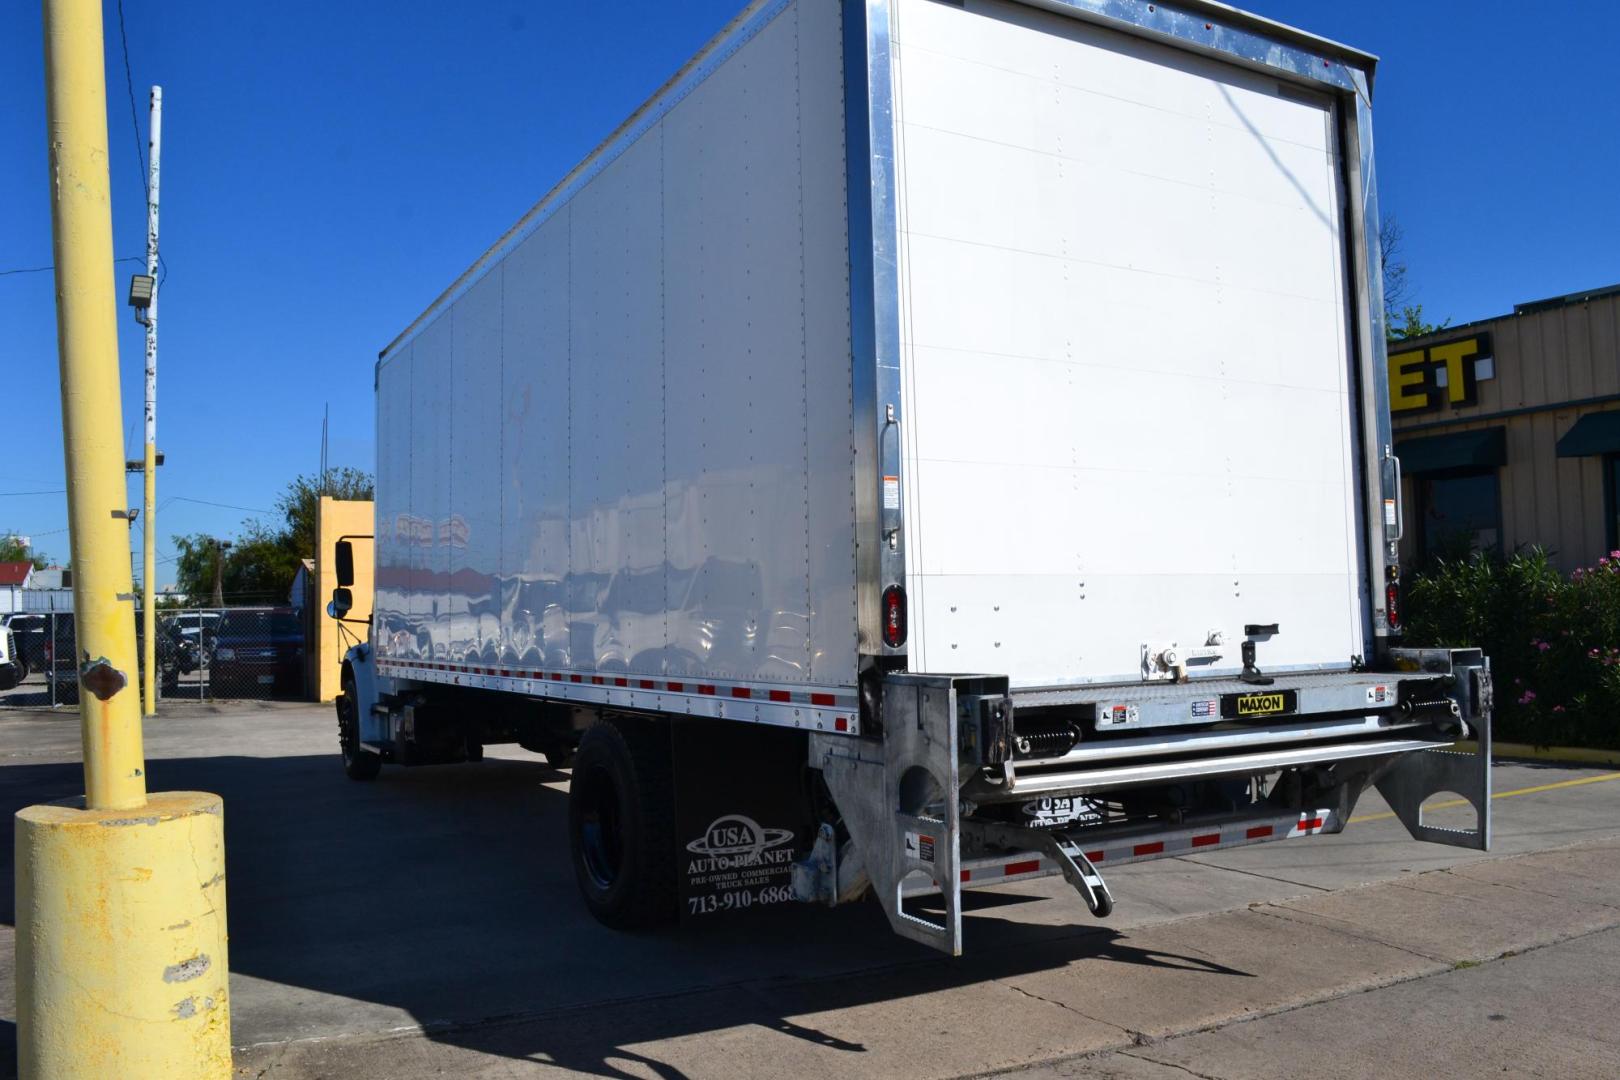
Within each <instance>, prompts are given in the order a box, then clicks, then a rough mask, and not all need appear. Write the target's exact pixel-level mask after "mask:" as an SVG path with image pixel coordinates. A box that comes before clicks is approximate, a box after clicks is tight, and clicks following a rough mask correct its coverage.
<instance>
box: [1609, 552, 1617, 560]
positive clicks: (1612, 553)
mask: <svg viewBox="0 0 1620 1080" xmlns="http://www.w3.org/2000/svg"><path fill="white" fill-rule="evenodd" d="M1609 558H1611V559H1620V551H1611V552H1609Z"/></svg>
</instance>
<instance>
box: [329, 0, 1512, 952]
mask: <svg viewBox="0 0 1620 1080" xmlns="http://www.w3.org/2000/svg"><path fill="white" fill-rule="evenodd" d="M1373 67H1374V59H1373V58H1372V57H1371V56H1368V55H1366V54H1364V53H1361V52H1357V51H1355V50H1353V49H1349V48H1346V47H1344V46H1342V45H1338V44H1335V43H1333V42H1330V41H1325V40H1322V39H1320V38H1316V37H1313V36H1311V35H1308V34H1305V33H1302V32H1300V31H1297V30H1293V29H1289V28H1287V27H1284V26H1281V25H1278V24H1276V23H1272V22H1269V21H1266V20H1263V19H1259V18H1256V17H1254V16H1251V15H1247V14H1244V13H1242V12H1239V11H1236V10H1233V9H1232V8H1229V7H1226V6H1225V5H1222V4H1216V3H1206V2H1202V0H1176V2H1174V3H1159V2H1156V0H1155V2H1153V3H1146V2H1142V0H1027V2H1023V0H954V2H953V0H843V2H839V0H758V2H756V3H754V4H752V5H751V6H750V7H748V8H747V9H746V10H745V11H744V12H743V13H742V14H741V15H739V16H738V17H737V19H736V20H735V21H734V22H733V23H732V24H731V25H730V26H728V27H726V28H725V30H724V31H723V32H722V33H721V34H720V35H719V36H718V37H716V38H715V39H714V40H713V41H712V42H711V43H710V44H709V45H708V46H707V47H706V48H705V49H704V50H703V51H702V52H701V53H700V54H699V55H698V56H697V57H696V58H695V59H694V60H692V62H691V63H690V64H688V65H687V66H686V67H685V68H684V69H683V70H681V71H680V72H679V73H678V74H677V75H676V76H675V77H674V78H673V79H672V80H671V81H670V82H669V83H668V84H667V85H665V86H664V87H663V89H661V90H660V91H659V92H658V93H657V94H656V95H654V96H653V97H652V99H651V100H649V101H648V102H647V103H646V104H645V105H643V106H642V107H641V108H640V109H639V110H638V111H637V112H636V113H635V114H634V115H633V116H631V117H630V119H629V120H627V121H626V122H625V124H624V125H623V126H622V127H621V128H620V129H619V130H618V131H617V132H615V133H614V134H613V135H612V136H611V137H610V138H609V139H608V140H607V141H606V142H605V143H603V144H602V145H601V146H600V147H599V148H598V149H597V150H596V151H595V152H594V153H592V154H591V155H590V156H589V157H588V158H587V159H586V160H585V161H584V162H583V163H581V164H580V165H579V166H578V167H577V168H576V169H575V170H574V171H573V172H572V173H570V174H569V175H568V176H567V177H566V178H565V179H564V180H563V181H562V182H561V183H560V184H558V185H557V187H555V188H554V189H553V190H552V191H551V192H550V193H549V194H547V195H546V196H545V197H544V198H543V199H542V200H541V201H540V202H539V203H538V204H537V205H536V206H535V207H534V208H533V209H532V210H530V211H529V213H528V214H526V215H525V216H524V217H523V218H522V220H521V221H519V222H518V223H517V224H516V225H515V226H514V227H513V228H512V229H511V230H510V231H509V232H508V233H507V234H506V235H505V236H504V237H502V238H501V239H500V240H499V242H498V243H496V244H495V246H494V247H493V248H491V249H490V250H489V251H488V252H487V253H486V254H485V255H484V256H483V257H482V258H480V259H479V260H478V261H477V262H476V263H475V264H474V265H473V266H472V268H471V269H469V270H468V271H467V272H466V273H465V274H463V275H462V277H461V278H460V279H459V280H457V281H456V282H455V283H454V284H453V285H452V286H451V287H450V288H449V289H448V290H447V291H446V292H445V293H444V294H443V295H442V296H440V297H439V298H438V299H437V300H436V301H435V302H434V303H433V304H432V306H431V307H429V308H428V309H427V311H426V312H424V313H423V314H422V316H421V317H420V318H418V319H417V320H416V321H415V322H414V323H412V324H411V325H410V326H409V327H408V328H407V329H406V330H405V331H404V332H403V333H402V334H400V335H399V337H398V338H397V339H395V340H394V341H393V343H391V344H390V345H389V346H388V347H387V348H386V349H385V350H383V352H382V354H381V357H380V360H379V361H378V364H377V369H376V392H377V501H376V529H375V536H374V537H371V538H365V540H364V541H361V548H362V549H363V548H364V546H365V543H367V542H369V543H371V544H373V545H374V547H372V548H370V549H369V551H370V552H371V553H372V554H373V557H374V559H375V570H376V574H375V581H376V602H375V612H374V614H373V616H372V617H371V619H370V625H369V633H368V634H367V637H366V640H365V641H363V642H362V643H360V644H358V645H357V646H356V647H355V648H353V649H352V650H350V651H349V652H348V654H347V655H346V657H345V659H344V661H343V683H344V693H343V696H342V698H341V699H340V701H339V707H338V712H339V721H340V725H339V726H340V735H341V743H342V751H343V756H344V762H345V765H346V768H347V771H348V773H349V774H350V775H351V776H354V777H356V778H360V779H369V778H372V777H374V776H376V775H377V773H378V770H379V769H380V768H381V767H382V765H383V764H384V763H394V764H399V765H422V764H434V763H444V762H461V761H470V760H476V759H478V758H479V757H480V756H481V754H482V750H483V747H484V746H486V745H489V744H492V743H499V742H516V743H518V744H521V745H522V746H524V747H527V748H530V749H533V750H536V751H540V752H543V753H545V754H546V755H547V756H548V757H549V759H550V760H551V761H552V762H553V763H555V764H557V765H559V766H569V765H571V767H572V777H571V780H570V785H571V795H570V800H571V815H570V822H571V825H570V828H571V833H572V835H571V852H572V858H573V861H574V863H575V867H576V871H577V877H578V881H579V887H580V890H581V893H582V895H583V897H584V901H585V903H586V904H587V905H588V906H589V908H590V910H591V911H592V912H593V913H594V914H595V915H596V916H597V917H599V918H600V919H602V920H603V921H605V922H607V923H609V924H610V925H614V926H621V927H637V926H647V925H652V924H657V923H660V922H664V921H667V920H672V919H674V918H676V917H677V916H681V917H686V918H698V919H701V918H706V917H710V916H714V915H718V914H721V913H724V912H728V911H736V910H741V909H743V908H749V907H756V906H760V905H764V904H772V903H778V902H787V901H792V900H800V901H812V902H820V903H837V902H840V901H844V900H849V899H853V898H855V897H858V896H860V895H862V894H864V893H866V892H868V891H870V892H871V893H874V894H875V895H876V898H877V900H878V901H879V902H880V903H881V904H882V906H883V908H884V910H885V911H886V912H887V914H888V917H889V919H890V921H891V923H892V925H893V926H894V928H895V930H896V931H897V932H899V933H901V934H903V935H906V936H908V937H911V938H915V939H917V940H919V941H922V942H925V943H928V944H930V945H933V946H935V947H937V948H939V949H942V950H944V951H946V952H950V953H957V952H959V951H960V950H961V945H962V940H961V915H960V906H959V900H960V896H961V890H962V889H964V888H971V887H974V886H979V885H993V884H999V883H1002V882H1007V881H1016V880H1019V879H1022V878H1028V877H1034V876H1039V875H1048V874H1054V873H1061V874H1063V875H1064V876H1065V877H1066V878H1067V879H1068V880H1069V881H1070V882H1071V883H1073V885H1074V887H1075V888H1076V890H1077V891H1078V892H1079V893H1080V894H1081V895H1082V897H1083V898H1084V900H1085V901H1086V903H1087V905H1088V906H1089V907H1090V908H1091V910H1092V911H1093V912H1094V913H1096V914H1098V915H1105V914H1107V912H1108V911H1109V909H1110V908H1111V906H1112V898H1111V896H1110V893H1109V890H1108V887H1107V886H1106V884H1104V882H1103V878H1102V873H1103V872H1104V871H1106V870H1107V869H1109V868H1111V867H1113V866H1116V865H1118V864H1121V863H1128V862H1132V861H1136V860H1143V859H1152V858H1160V857H1167V856H1174V855H1177V854H1181V853H1185V852H1188V851H1202V850H1213V849H1219V848H1226V847H1231V846H1234V845H1240V844H1250V843H1257V842H1262V841H1267V840H1276V839H1283V838H1285V837H1290V836H1301V835H1308V834H1316V833H1333V832H1338V831H1339V830H1341V829H1342V828H1343V827H1344V826H1345V823H1346V821H1347V819H1348V817H1349V815H1350V811H1351V808H1352V807H1353V806H1354V805H1355V803H1356V800H1357V797H1358V796H1359V795H1360V794H1361V792H1362V791H1363V790H1364V789H1365V788H1367V787H1369V786H1376V787H1377V789H1378V790H1379V791H1380V792H1381V793H1382V795H1383V796H1384V798H1385V799H1387V800H1388V801H1389V803H1390V804H1391V805H1392V807H1393V808H1394V810H1395V811H1396V813H1397V814H1398V815H1399V817H1400V819H1401V820H1402V821H1403V822H1404V823H1405V824H1406V825H1407V827H1408V828H1409V829H1410V830H1411V831H1412V833H1413V834H1414V835H1416V836H1419V837H1422V838H1424V839H1428V840H1433V841H1436V842H1440V843H1450V844H1460V845H1464V846H1471V847H1481V848H1482V847H1484V846H1485V845H1486V844H1487V843H1488V841H1489V832H1490V805H1489V786H1490V772H1489V753H1490V728H1489V718H1490V711H1491V683H1490V675H1489V666H1488V664H1487V662H1486V660H1485V658H1484V657H1483V656H1481V654H1480V653H1479V652H1478V651H1477V650H1473V649H1467V648H1459V649H1439V650H1435V649H1423V650H1418V649H1407V648H1402V647H1401V645H1400V633H1399V631H1400V578H1399V567H1398V566H1397V564H1396V541H1397V539H1398V538H1399V535H1400V530H1401V526H1402V519H1401V507H1400V503H1399V491H1400V485H1399V465H1398V462H1397V461H1396V460H1395V458H1394V457H1393V455H1392V453H1391V440H1390V427H1389V412H1388V405H1387V400H1386V395H1387V371H1386V366H1385V364H1386V361H1385V351H1384V324H1383V318H1382V295H1381V282H1380V274H1381V260H1380V254H1379V248H1378V230H1377V228H1376V227H1375V224H1374V223H1375V222H1376V221H1377V209H1376V202H1375V195H1374V184H1373V157H1372V131H1371V126H1370V120H1371V116H1372V111H1371V95H1372V83H1373V79H1372V76H1373ZM360 540H361V538H350V539H349V540H347V541H345V542H344V543H342V544H341V545H340V551H339V553H338V561H339V563H340V568H341V567H342V564H343V563H345V562H346V561H347V562H349V563H350V564H351V565H352V559H353V558H354V557H355V552H356V551H357V550H361V549H357V548H356V546H355V542H356V541H360ZM365 553H366V552H365V551H364V550H362V555H361V557H365ZM340 581H342V582H343V584H345V585H346V584H348V580H347V579H346V577H345V575H343V574H340ZM348 603H349V600H348V597H347V594H346V593H344V592H343V591H342V590H340V591H339V593H338V594H337V595H335V596H334V600H333V606H332V607H331V609H330V611H331V612H332V613H333V614H334V615H337V616H342V615H343V614H344V613H345V612H346V610H347V609H348ZM1461 740H1473V746H1474V747H1475V749H1473V750H1471V751H1468V752H1452V751H1451V750H1450V748H1451V747H1452V746H1453V744H1456V743H1458V742H1459V741H1461ZM1442 791H1444V792H1452V793H1455V794H1457V795H1460V796H1461V797H1462V798H1464V799H1466V800H1467V801H1468V802H1469V803H1470V804H1472V807H1473V810H1474V821H1473V822H1472V828H1468V829H1451V828H1442V827H1440V826H1438V825H1428V824H1425V823H1424V822H1423V819H1422V806H1423V803H1424V801H1425V800H1426V799H1428V798H1429V797H1431V796H1433V795H1435V794H1437V793H1439V792H1442Z"/></svg>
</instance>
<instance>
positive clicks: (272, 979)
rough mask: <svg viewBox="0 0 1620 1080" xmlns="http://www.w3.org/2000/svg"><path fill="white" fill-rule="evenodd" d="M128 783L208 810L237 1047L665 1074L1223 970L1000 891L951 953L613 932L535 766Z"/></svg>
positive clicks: (10, 904)
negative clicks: (1089, 979)
mask: <svg viewBox="0 0 1620 1080" xmlns="http://www.w3.org/2000/svg"><path fill="white" fill-rule="evenodd" d="M148 771H149V775H150V779H151V785H152V788H153V789H154V790H205V791H213V792H216V793H218V794H220V795H221V796H223V797H224V799H225V807H226V844H227V880H228V883H229V886H228V888H229V892H228V897H229V919H230V945H231V956H230V964H231V971H232V975H233V986H232V997H233V1041H234V1042H235V1043H236V1044H237V1045H239V1046H241V1045H248V1044H263V1043H280V1042H285V1041H288V1040H294V1039H305V1038H314V1037H322V1036H336V1035H342V1034H356V1035H367V1034H376V1033H380V1032H383V1031H387V1030H390V1029H397V1028H399V1027H400V1026H401V1025H402V1024H409V1023H412V1022H414V1023H415V1024H418V1025H420V1026H421V1027H422V1028H423V1029H424V1030H425V1031H426V1032H427V1034H428V1036H429V1037H430V1038H432V1039H434V1040H437V1041H441V1042H445V1043H449V1044H454V1045H456V1046H462V1047H466V1048H469V1049H475V1050H478V1051H481V1052H483V1053H487V1054H495V1055H501V1056H506V1057H511V1058H517V1059H525V1060H531V1061H536V1062H547V1063H551V1064H553V1065H556V1066H559V1067H564V1068H570V1069H575V1070H578V1071H580V1072H585V1073H593V1074H597V1075H602V1076H624V1075H631V1074H630V1073H627V1072H626V1071H625V1068H624V1066H625V1065H628V1064H630V1063H633V1062H639V1063H640V1065H641V1067H642V1068H643V1069H651V1070H652V1071H654V1072H655V1073H657V1074H659V1075H662V1076H677V1075H680V1073H679V1072H678V1071H676V1070H675V1069H674V1068H673V1066H669V1065H666V1064H663V1063H660V1062H658V1061H655V1060H652V1059H650V1058H648V1057H646V1056H644V1055H643V1054H642V1053H640V1052H638V1051H637V1050H636V1049H635V1048H637V1047H644V1046H646V1045H647V1044H649V1043H654V1042H658V1041H660V1040H665V1039H675V1038H680V1037H683V1036H691V1035H698V1034H703V1033H705V1032H712V1031H719V1030H722V1029H726V1028H732V1027H737V1026H739V1025H758V1026H760V1027H764V1028H768V1029H770V1030H773V1031H777V1032H780V1033H782V1034H784V1035H788V1036H791V1037H793V1038H798V1039H803V1040H806V1041H809V1042H812V1043H815V1044H817V1045H819V1046H824V1047H827V1048H829V1049H833V1050H836V1051H839V1052H843V1053H848V1054H851V1055H859V1054H861V1053H863V1052H864V1051H865V1049H866V1047H865V1046H864V1045H863V1044H862V1043H860V1042H858V1041H849V1040H846V1039H844V1038H841V1037H839V1036H838V1035H835V1034H832V1033H830V1032H827V1031H823V1030H819V1029H818V1028H816V1027H815V1026H814V1024H813V1023H811V1022H808V1021H807V1020H806V1018H807V1017H814V1016H816V1015H817V1014H823V1013H826V1012H828V1011H830V1010H837V1009H845V1008H849V1007H852V1006H858V1005H860V1004H863V1003H867V1002H874V1001H884V1000H894V999H902V998H907V997H916V996H921V995H927V994H932V993H936V992H941V991H949V990H950V989H952V988H955V987H962V986H968V985H972V984H977V983H982V982H987V981H993V980H1001V979H1008V978H1013V977H1016V976H1018V975H1021V974H1028V973H1032V972H1037V971H1045V970H1051V969H1054V968H1059V967H1063V966H1065V965H1067V964H1070V963H1073V962H1075V961H1078V960H1082V959H1087V958H1103V959H1107V960H1112V961H1115V962H1118V963H1126V964H1143V965H1153V966H1169V967H1178V968H1183V969H1189V970H1196V971H1203V972H1208V973H1209V974H1211V975H1214V976H1219V977H1234V976H1235V977H1246V976H1247V973H1246V972H1242V971H1238V970H1235V969H1233V968H1229V967H1224V966H1221V965H1218V964H1213V963H1210V962H1208V961H1206V960H1203V959H1199V958H1196V957H1190V956H1179V955H1167V954H1156V953H1150V952H1146V951H1143V950H1140V949H1136V948H1133V947H1131V946H1129V945H1127V944H1125V943H1124V942H1123V941H1122V940H1121V938H1120V935H1118V934H1116V933H1113V932H1111V931H1108V930H1105V929H1101V928H1098V927H1096V926H1095V925H1087V924H1085V923H1080V924H1079V925H1077V926H1050V925H1039V924H1036V923H1031V922H1028V921H1023V922H1019V921H1014V920H1012V919H1008V918H1005V917H1004V915H1005V914H1006V913H1008V912H1010V911H1012V910H1015V909H1016V906H1017V905H1019V904H1021V903H1023V902H1024V901H1026V900H1032V899H1034V898H1032V897H1024V896H1019V895H1015V894H1006V893H1001V894H968V898H967V901H966V904H965V906H966V908H967V910H968V911H969V913H970V925H969V926H968V928H967V934H968V948H969V955H968V956H967V957H966V958H963V959H960V960H954V961H953V960H949V959H946V958H942V957H938V956H937V955H935V954H934V953H932V952H930V951H929V950H927V949H924V948H923V947H921V946H918V945H914V944H912V943H910V942H907V941H904V940H902V939H899V938H896V937H894V936H893V935H892V934H891V933H890V932H889V929H888V925H887V923H886V921H885V920H884V918H883V916H882V913H881V911H880V910H879V908H878V906H877V905H876V903H874V902H867V903H863V904H857V905H850V906H846V907H843V908H839V909H834V910H827V909H819V908H809V907H801V906H799V905H788V906H786V907H785V908H778V909H774V910H769V911H756V912H750V913H747V914H746V915H743V916H739V917H737V918H736V919H735V920H734V921H732V922H728V923H720V924H715V925H712V926H703V927H696V928H686V929H681V930H673V931H670V932H667V933H662V934H656V935H628V934H619V933H614V932H612V931H609V930H606V929H604V928H603V927H601V926H599V925H597V924H596V923H595V922H594V921H593V920H591V918H590V917H589V916H588V915H587V914H586V913H585V911H584V909H583V908H582V906H581V905H580V903H579V901H578V898H577V895H576V893H575V887H574V883H573V878H572V870H571V867H570V862H569V858H568V850H567V838H566V831H565V824H566V814H567V799H566V794H565V793H566V784H567V774H565V773H560V772H557V771H555V770H553V769H550V768H549V767H547V766H546V765H544V764H542V763H540V762H538V761H537V760H516V759H494V758H492V759H490V760H487V761H485V762H483V763H481V764H478V765H466V766H448V767H439V768H425V769H414V770H401V769H388V770H385V771H384V773H383V776H382V778H381V779H380V780H378V781H377V782H375V783H372V784H358V783H353V782H350V781H348V780H346V779H345V778H344V777H343V775H342V772H341V768H340V766H339V764H338V759H337V755H336V754H335V753H334V754H331V755H314V756H294V757H267V758H250V757H196V758H178V759H161V758H160V759H154V760H151V761H150V762H149V763H148ZM81 784H82V781H81V773H80V771H79V767H78V765H77V764H15V765H10V766H6V767H4V768H0V792H3V793H4V794H3V795H0V801H3V803H4V808H5V810H6V812H7V813H8V814H11V813H14V812H15V811H16V810H17V809H19V808H21V807H23V806H27V805H31V804H34V803H39V802H49V801H53V800H56V799H64V798H71V797H73V796H75V795H77V794H79V793H80V792H81V791H82V786H81ZM3 843H4V844H5V845H7V852H6V857H5V858H4V860H3V863H0V874H3V875H4V880H3V881H0V890H3V891H0V914H3V920H4V922H6V923H7V924H11V925H15V920H16V913H15V910H14V901H13V896H14V881H13V880H12V876H13V855H14V853H13V852H12V851H11V850H10V845H11V844H12V843H13V840H12V836H11V832H10V830H6V834H5V839H4V841H3ZM1076 904H1077V905H1078V901H1076ZM1075 917H1076V918H1077V919H1084V918H1086V916H1085V915H1084V912H1083V909H1082V910H1080V911H1078V912H1076V914H1075ZM609 1004H613V1005H619V1006H633V1007H618V1008H602V1007H601V1006H605V1005H609ZM593 1006H594V1007H593ZM15 1045H16V1035H15V1028H14V1026H13V1025H11V1024H10V1023H4V1024H0V1063H4V1064H0V1072H5V1071H9V1070H8V1069H7V1068H6V1066H9V1065H10V1063H11V1062H12V1061H14V1059H15ZM858 1060H859V1059H858V1058H852V1059H851V1063H852V1064H858Z"/></svg>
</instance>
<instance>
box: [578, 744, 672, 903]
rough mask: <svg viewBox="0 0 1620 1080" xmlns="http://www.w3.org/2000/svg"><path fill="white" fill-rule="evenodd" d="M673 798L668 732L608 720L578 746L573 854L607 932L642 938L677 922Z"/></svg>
mask: <svg viewBox="0 0 1620 1080" xmlns="http://www.w3.org/2000/svg"><path fill="white" fill-rule="evenodd" d="M674 790H675V789H674V780H673V773H672V766H671V762H670V747H669V732H668V730H667V729H665V728H663V727H661V726H657V725H654V724H652V723H649V722H646V721H637V720H633V719H628V718H604V719H602V720H599V721H597V722H596V723H595V724H593V725H591V727H590V728H589V729H588V730H587V731H586V732H585V735H584V737H583V738H582V739H580V743H579V750H578V752H577V753H576V754H575V757H574V775H573V779H572V781H571V782H570V784H569V788H568V833H569V846H570V848H571V850H572V853H573V860H574V876H575V878H576V879H577V881H578V882H579V891H580V895H581V896H583V897H584V900H585V906H586V907H587V908H588V909H589V910H590V913H591V914H592V915H594V916H595V917H596V918H597V920H598V921H600V922H602V923H603V924H605V925H607V926H611V927H613V928H614V929H616V930H642V929H648V928H651V927H655V926H661V925H664V924H666V923H669V922H672V921H674V918H675V915H676V888H675V825H674V820H673V813H674V801H675V799H674Z"/></svg>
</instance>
